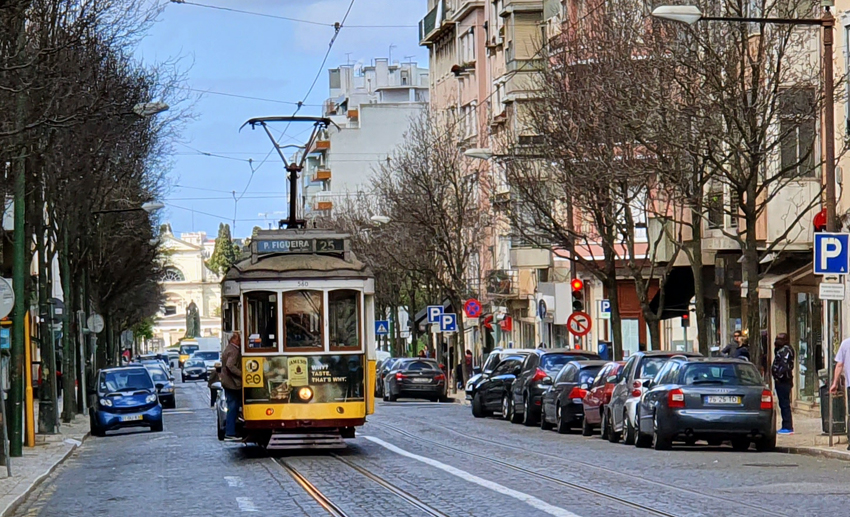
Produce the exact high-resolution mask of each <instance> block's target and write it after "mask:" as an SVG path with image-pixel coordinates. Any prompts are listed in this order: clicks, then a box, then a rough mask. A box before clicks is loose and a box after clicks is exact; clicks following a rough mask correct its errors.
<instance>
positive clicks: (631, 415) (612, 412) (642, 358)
mask: <svg viewBox="0 0 850 517" xmlns="http://www.w3.org/2000/svg"><path fill="white" fill-rule="evenodd" d="M675 356H682V357H701V356H700V354H697V353H683V352H673V351H669V350H652V351H647V352H637V353H635V354H632V355H631V357H629V360H628V361H627V362H626V365H625V366H624V367H623V370H622V371H621V373H620V374H619V375H618V376H617V377H616V379H610V380H609V382H616V385H615V386H614V391H613V392H612V393H611V402H609V403H608V406H606V408H605V413H604V414H603V415H602V426H603V428H604V429H603V432H602V435H603V436H605V431H606V430H607V431H608V433H607V436H608V441H610V442H611V443H617V442H619V441H620V436H621V435H622V436H623V441H624V442H625V443H626V444H628V445H631V444H634V443H635V436H636V433H637V431H636V429H637V420H635V414H636V412H635V409H636V408H637V404H638V402H639V401H640V397H641V395H643V392H644V391H645V388H644V382H645V381H649V380H652V379H653V378H654V377H655V375H656V374H657V373H658V372H659V370H661V367H662V366H664V364H665V363H666V362H667V361H669V360H670V358H671V357H675Z"/></svg>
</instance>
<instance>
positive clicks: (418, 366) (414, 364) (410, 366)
mask: <svg viewBox="0 0 850 517" xmlns="http://www.w3.org/2000/svg"><path fill="white" fill-rule="evenodd" d="M404 369H405V370H407V371H408V372H413V371H423V370H437V369H439V368H438V366H437V364H436V363H432V362H430V361H411V362H409V363H407V364H406V365H405V368H404Z"/></svg>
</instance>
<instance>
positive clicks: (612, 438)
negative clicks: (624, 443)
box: [604, 409, 620, 443]
mask: <svg viewBox="0 0 850 517" xmlns="http://www.w3.org/2000/svg"><path fill="white" fill-rule="evenodd" d="M604 418H605V423H606V424H607V425H608V441H609V442H611V443H619V441H620V433H619V432H618V431H615V430H614V422H613V421H612V420H611V411H609V410H607V409H606V410H605V417H604Z"/></svg>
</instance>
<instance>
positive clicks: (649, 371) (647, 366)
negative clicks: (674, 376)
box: [635, 357, 670, 379]
mask: <svg viewBox="0 0 850 517" xmlns="http://www.w3.org/2000/svg"><path fill="white" fill-rule="evenodd" d="M669 360H670V358H669V357H644V358H643V360H642V361H641V362H640V370H639V371H638V374H637V377H635V378H636V379H654V378H655V374H657V373H658V370H660V369H661V367H662V366H664V364H665V363H666V362H667V361H669Z"/></svg>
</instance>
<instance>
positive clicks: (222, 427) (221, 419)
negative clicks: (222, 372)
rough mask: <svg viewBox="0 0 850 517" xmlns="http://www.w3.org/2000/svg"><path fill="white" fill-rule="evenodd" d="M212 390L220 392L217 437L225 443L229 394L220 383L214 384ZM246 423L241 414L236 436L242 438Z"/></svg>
mask: <svg viewBox="0 0 850 517" xmlns="http://www.w3.org/2000/svg"><path fill="white" fill-rule="evenodd" d="M212 389H214V390H218V396H217V397H216V402H215V424H216V425H215V427H216V436H217V437H218V439H219V440H220V441H223V440H224V436H225V431H226V426H227V392H226V391H225V390H224V389H222V387H221V383H220V382H214V383H213V385H212ZM244 423H245V420H244V419H243V418H242V415H241V414H240V415H239V417H238V418H237V419H236V436H242V427H243V425H244Z"/></svg>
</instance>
